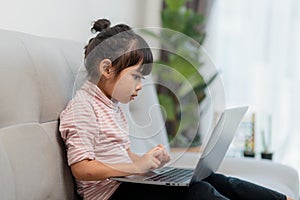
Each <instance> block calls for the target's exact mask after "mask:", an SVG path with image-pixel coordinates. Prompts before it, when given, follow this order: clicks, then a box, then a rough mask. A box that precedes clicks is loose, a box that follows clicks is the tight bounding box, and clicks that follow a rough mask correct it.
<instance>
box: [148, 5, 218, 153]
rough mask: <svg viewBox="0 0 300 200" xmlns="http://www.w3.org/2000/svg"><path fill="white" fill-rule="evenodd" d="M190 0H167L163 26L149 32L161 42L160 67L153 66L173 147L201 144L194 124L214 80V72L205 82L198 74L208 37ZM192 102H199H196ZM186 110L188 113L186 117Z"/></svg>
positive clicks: (200, 17)
mask: <svg viewBox="0 0 300 200" xmlns="http://www.w3.org/2000/svg"><path fill="white" fill-rule="evenodd" d="M186 3H187V0H179V1H174V0H165V1H164V8H163V9H162V11H161V21H162V27H163V29H162V30H161V31H160V32H159V33H153V32H150V31H148V32H147V33H148V34H149V35H151V36H153V37H155V38H156V39H158V40H159V41H160V43H161V45H162V48H161V50H160V59H159V60H158V61H157V62H156V64H159V65H161V66H168V67H154V68H153V72H154V73H153V74H154V76H155V77H156V79H157V81H158V83H160V84H157V93H158V98H159V102H160V104H161V106H162V108H163V111H164V113H165V117H166V128H167V132H168V137H169V141H170V145H171V146H175V147H189V146H199V145H200V143H201V138H200V134H198V133H197V131H198V130H195V129H194V128H191V127H197V126H198V122H197V121H198V120H197V115H199V113H198V112H195V110H197V109H198V108H199V104H200V103H201V101H202V100H203V99H204V98H205V96H206V93H205V89H206V87H207V86H208V85H209V84H210V83H211V82H212V81H213V80H214V78H215V77H216V76H217V74H213V75H212V76H211V77H209V78H208V79H207V78H206V81H205V80H204V78H203V77H202V75H201V74H200V73H199V68H200V67H201V66H202V64H203V63H202V61H201V56H202V51H201V44H202V43H203V41H204V39H205V32H204V30H203V23H204V16H203V15H202V14H199V13H197V12H196V11H194V10H192V9H191V8H187V7H186ZM190 102H196V103H195V104H193V103H190ZM183 113H188V114H186V115H185V116H183Z"/></svg>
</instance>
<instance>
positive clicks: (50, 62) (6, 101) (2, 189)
mask: <svg viewBox="0 0 300 200" xmlns="http://www.w3.org/2000/svg"><path fill="white" fill-rule="evenodd" d="M0 38H1V44H0V55H1V57H0V65H1V67H0V94H1V98H0V177H1V178H0V199H1V200H17V199H30V200H43V199H51V200H52V199H53V200H54V199H57V200H63V199H66V200H72V199H79V197H78V196H77V195H76V186H75V184H74V180H73V177H72V174H71V173H70V168H69V167H68V166H67V162H66V153H65V150H64V145H63V143H62V140H61V138H60V134H59V132H58V126H59V114H60V112H61V111H62V110H63V109H64V108H65V106H66V103H67V102H68V100H69V99H70V98H72V96H73V94H74V91H75V90H76V88H77V87H78V86H79V85H80V80H81V76H80V74H81V73H82V71H83V70H82V67H83V64H82V63H83V62H82V61H83V57H82V55H83V46H84V44H81V43H78V42H74V41H68V40H61V39H54V38H45V37H39V36H34V35H30V34H26V33H21V32H15V31H8V30H0ZM122 106H123V107H124V110H125V112H126V115H127V117H128V121H129V123H130V139H131V142H132V149H133V151H135V152H137V153H143V152H145V151H146V150H147V149H149V148H151V147H153V146H155V145H157V144H159V143H161V144H164V145H166V146H167V148H168V150H170V148H169V146H168V140H167V135H166V130H165V127H164V120H163V117H162V115H161V110H160V107H159V106H158V101H157V96H156V92H155V89H154V84H153V81H152V79H151V77H150V76H149V77H148V78H147V80H146V82H145V84H144V89H143V90H142V91H141V93H140V96H139V98H137V99H136V101H135V102H132V103H130V104H129V105H122ZM199 155H200V154H199V153H187V152H184V151H183V152H171V157H172V161H171V164H172V165H175V166H180V167H193V166H194V165H195V164H196V161H197V157H199ZM219 172H220V173H224V174H227V175H230V176H236V177H240V178H243V179H246V180H249V181H253V182H255V183H258V184H261V185H264V186H266V187H269V188H272V189H274V190H277V191H280V192H282V193H285V194H287V195H289V196H291V197H293V198H295V199H298V198H299V194H298V193H299V177H298V173H297V171H296V170H295V169H293V168H291V167H289V166H286V165H282V164H279V163H276V162H271V161H262V160H257V159H240V158H225V159H224V161H223V163H222V165H221V166H220V168H219Z"/></svg>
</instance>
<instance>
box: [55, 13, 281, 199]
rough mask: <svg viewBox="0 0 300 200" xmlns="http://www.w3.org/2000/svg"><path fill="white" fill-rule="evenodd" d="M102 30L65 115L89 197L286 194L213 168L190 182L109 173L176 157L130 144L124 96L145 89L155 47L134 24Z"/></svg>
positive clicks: (105, 24)
mask: <svg viewBox="0 0 300 200" xmlns="http://www.w3.org/2000/svg"><path fill="white" fill-rule="evenodd" d="M92 31H94V32H99V33H98V34H97V35H96V36H95V37H94V38H92V39H91V40H90V41H89V43H88V45H86V46H85V52H84V53H85V67H86V70H87V72H88V75H89V80H87V81H86V82H85V83H84V84H83V86H82V87H81V88H80V89H79V90H78V91H77V93H76V95H75V96H74V98H73V99H72V100H71V101H70V102H69V103H68V105H67V107H66V109H65V110H64V111H63V112H62V113H61V115H60V120H61V121H60V122H61V123H60V132H61V136H62V138H63V140H64V142H65V145H66V148H67V155H68V164H69V165H70V167H71V171H72V174H73V176H74V177H75V179H76V183H77V188H78V193H79V194H80V195H81V196H82V197H83V198H84V199H96V200H106V199H111V200H115V199H173V200H175V199H264V200H266V199H286V197H285V196H284V195H282V194H279V193H277V192H275V191H271V190H269V189H266V188H263V187H260V186H257V185H254V184H252V183H248V182H245V181H242V180H239V179H236V178H231V177H225V176H223V175H220V174H212V175H211V176H209V177H208V178H206V179H205V180H203V181H200V182H197V183H194V184H192V185H191V186H189V187H167V186H153V185H144V184H133V183H122V184H121V183H118V182H116V181H113V180H110V179H108V178H110V177H115V176H127V175H132V174H141V173H145V172H147V171H149V170H152V169H156V168H159V167H162V166H163V165H165V164H166V163H167V162H169V161H170V157H169V154H168V153H167V151H166V150H165V148H164V147H163V146H162V145H158V146H156V147H154V148H153V149H151V150H149V151H148V152H147V153H145V154H144V155H143V156H139V155H137V154H134V153H133V152H132V151H131V150H130V141H129V138H128V125H127V122H126V119H125V116H124V114H123V112H122V110H120V108H119V106H118V102H121V103H128V102H129V101H131V100H134V98H135V97H136V96H137V95H138V92H139V91H140V90H141V89H142V84H141V79H142V78H143V76H145V75H148V74H149V73H150V72H151V69H152V62H153V57H152V52H151V50H150V48H149V46H148V44H147V43H146V42H145V40H144V39H143V38H142V37H140V36H139V35H138V34H136V33H135V32H134V31H133V30H132V29H131V28H130V27H129V26H127V25H124V24H119V25H116V26H113V27H110V21H108V20H107V19H100V20H98V21H96V22H95V23H94V25H93V28H92Z"/></svg>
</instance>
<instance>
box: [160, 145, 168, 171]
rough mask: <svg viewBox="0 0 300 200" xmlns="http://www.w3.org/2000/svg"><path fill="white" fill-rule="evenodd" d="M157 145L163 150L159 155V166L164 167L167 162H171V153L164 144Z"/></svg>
mask: <svg viewBox="0 0 300 200" xmlns="http://www.w3.org/2000/svg"><path fill="white" fill-rule="evenodd" d="M157 147H158V148H160V149H161V150H162V153H161V154H160V155H159V156H158V157H157V159H158V160H160V162H161V163H160V165H159V166H158V168H160V167H163V166H164V165H165V164H166V163H168V162H170V155H169V153H168V152H167V151H166V149H165V147H164V146H163V145H162V144H159V145H157Z"/></svg>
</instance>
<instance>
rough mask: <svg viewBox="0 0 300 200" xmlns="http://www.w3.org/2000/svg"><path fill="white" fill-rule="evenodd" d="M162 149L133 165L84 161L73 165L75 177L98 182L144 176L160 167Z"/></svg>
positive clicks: (154, 149) (145, 155)
mask: <svg viewBox="0 0 300 200" xmlns="http://www.w3.org/2000/svg"><path fill="white" fill-rule="evenodd" d="M161 153H162V151H161V149H159V148H153V149H151V150H150V151H148V152H147V153H145V154H144V155H143V156H142V157H140V158H137V160H135V161H133V162H132V163H120V164H105V163H102V162H99V161H96V160H82V161H80V162H78V163H75V164H73V165H71V171H72V174H73V176H74V177H75V178H76V179H78V180H83V181H97V180H105V179H107V178H110V177H116V176H128V175H132V174H142V173H145V172H148V171H149V170H151V169H156V168H158V167H159V166H160V164H161V161H160V160H158V159H157V157H158V156H159V155H160V154H161Z"/></svg>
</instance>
